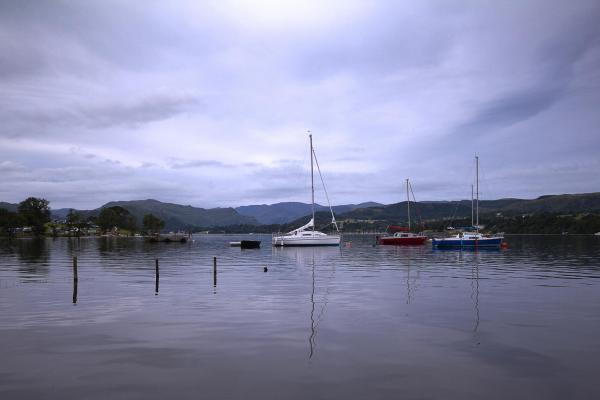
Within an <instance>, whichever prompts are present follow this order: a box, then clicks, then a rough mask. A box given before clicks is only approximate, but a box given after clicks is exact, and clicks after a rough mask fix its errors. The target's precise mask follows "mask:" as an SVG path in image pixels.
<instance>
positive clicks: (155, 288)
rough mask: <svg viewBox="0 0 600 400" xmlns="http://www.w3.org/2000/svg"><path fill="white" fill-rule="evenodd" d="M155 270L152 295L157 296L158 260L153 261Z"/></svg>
mask: <svg viewBox="0 0 600 400" xmlns="http://www.w3.org/2000/svg"><path fill="white" fill-rule="evenodd" d="M154 264H155V269H156V283H155V285H154V294H155V295H158V280H159V278H160V273H159V272H158V258H157V259H156V260H154Z"/></svg>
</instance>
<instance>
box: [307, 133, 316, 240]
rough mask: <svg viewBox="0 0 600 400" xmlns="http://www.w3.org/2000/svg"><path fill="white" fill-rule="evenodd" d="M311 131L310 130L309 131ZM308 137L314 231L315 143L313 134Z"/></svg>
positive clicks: (313, 227)
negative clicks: (313, 142)
mask: <svg viewBox="0 0 600 400" xmlns="http://www.w3.org/2000/svg"><path fill="white" fill-rule="evenodd" d="M309 132H310V131H309ZM308 137H309V138H310V192H311V195H312V196H311V206H312V220H313V226H312V229H313V231H314V230H315V180H314V172H313V144H312V134H310V133H309V135H308Z"/></svg>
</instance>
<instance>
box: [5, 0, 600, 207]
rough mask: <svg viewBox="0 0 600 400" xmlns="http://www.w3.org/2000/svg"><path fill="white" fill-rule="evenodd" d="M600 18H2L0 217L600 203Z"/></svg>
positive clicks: (441, 4)
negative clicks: (514, 200)
mask: <svg viewBox="0 0 600 400" xmlns="http://www.w3.org/2000/svg"><path fill="white" fill-rule="evenodd" d="M599 5H600V3H599V2H598V1H597V0H591V1H578V0H564V1H552V2H548V1H547V0H543V1H431V2H429V1H421V0H419V1H413V2H407V1H403V2H400V1H389V2H388V1H353V0H340V1H324V0H319V1H309V0H301V1H277V0H271V1H259V0H248V1H223V0H217V1H214V2H213V1H189V2H177V1H168V2H158V1H156V2H155V1H147V0H144V1H130V0H127V1H107V0H102V1H58V0H56V1H47V2H46V1H23V0H15V1H10V0H3V1H0V200H3V201H9V202H18V201H20V200H22V199H24V198H25V197H27V196H31V195H33V196H41V197H45V198H47V199H48V200H50V202H51V206H52V207H53V208H61V207H75V208H95V207H98V206H100V205H102V204H103V203H105V202H107V201H110V200H133V199H145V198H155V199H158V200H161V201H170V202H176V203H182V204H192V205H194V206H199V207H214V206H238V205H246V204H262V203H274V202H279V201H303V202H309V201H310V192H309V185H310V178H309V168H310V158H309V152H308V137H307V130H310V131H312V133H313V135H314V141H315V149H316V152H317V156H318V159H319V163H320V166H321V169H322V171H323V174H324V178H325V182H326V184H327V189H328V192H329V194H330V197H331V199H332V202H333V203H335V204H344V203H358V202H362V201H371V200H372V201H379V202H384V203H392V202H397V201H402V200H404V189H403V187H402V185H403V184H404V179H405V178H411V181H412V184H413V187H414V190H415V195H416V197H417V200H442V199H460V198H468V197H470V190H471V188H470V185H471V183H472V181H473V174H474V160H473V157H474V155H475V153H477V154H479V156H480V158H481V171H482V174H481V177H482V183H481V188H482V198H488V199H492V198H500V197H524V198H532V197H536V196H539V195H542V194H558V193H577V192H593V191H600V132H599V127H600V23H599V21H600V6H599ZM317 200H318V202H320V203H324V204H325V202H326V201H325V198H324V196H323V193H322V191H321V190H318V191H317Z"/></svg>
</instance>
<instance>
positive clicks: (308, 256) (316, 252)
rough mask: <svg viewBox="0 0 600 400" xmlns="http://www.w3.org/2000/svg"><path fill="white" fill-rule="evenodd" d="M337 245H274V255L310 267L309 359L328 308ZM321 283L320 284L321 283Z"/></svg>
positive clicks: (315, 345) (338, 249)
mask: <svg viewBox="0 0 600 400" xmlns="http://www.w3.org/2000/svg"><path fill="white" fill-rule="evenodd" d="M340 252H341V249H340V248H337V247H335V248H334V247H274V248H273V255H275V256H281V257H287V258H290V259H293V260H295V261H296V266H297V267H301V268H300V269H303V268H302V267H310V282H311V288H310V296H309V300H310V329H309V335H308V347H309V352H308V359H309V360H310V359H312V358H313V356H314V355H315V352H316V348H317V333H318V328H319V324H320V323H321V322H322V321H323V317H324V316H325V312H326V310H327V304H328V297H329V294H330V291H331V284H332V282H333V280H334V278H335V258H337V257H338V256H339V255H340ZM319 283H320V284H319Z"/></svg>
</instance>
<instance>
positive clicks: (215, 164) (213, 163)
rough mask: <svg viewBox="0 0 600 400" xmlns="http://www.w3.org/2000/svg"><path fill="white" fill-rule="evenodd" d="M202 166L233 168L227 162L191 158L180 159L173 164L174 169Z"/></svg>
mask: <svg viewBox="0 0 600 400" xmlns="http://www.w3.org/2000/svg"><path fill="white" fill-rule="evenodd" d="M202 167H219V168H232V167H233V165H229V164H225V163H222V162H220V161H216V160H189V161H180V162H175V163H173V164H171V168H174V169H185V168H202Z"/></svg>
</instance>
